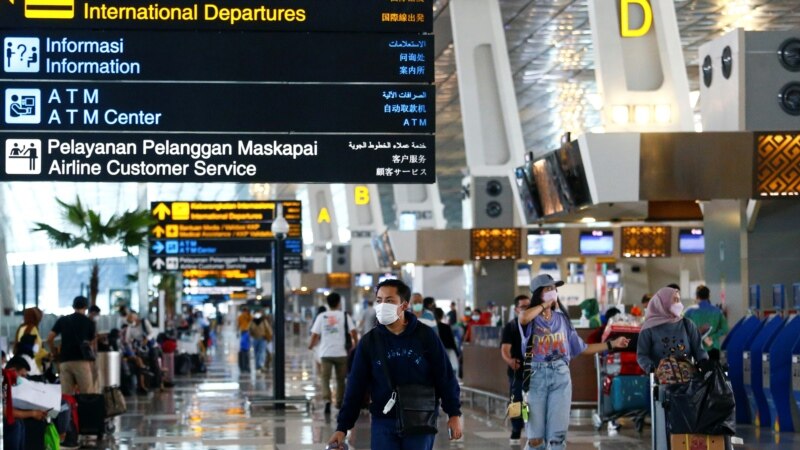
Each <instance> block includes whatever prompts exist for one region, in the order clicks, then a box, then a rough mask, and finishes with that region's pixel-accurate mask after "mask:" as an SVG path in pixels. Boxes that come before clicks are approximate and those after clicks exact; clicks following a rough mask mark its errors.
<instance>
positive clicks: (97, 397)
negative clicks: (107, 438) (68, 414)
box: [75, 394, 106, 439]
mask: <svg viewBox="0 0 800 450" xmlns="http://www.w3.org/2000/svg"><path fill="white" fill-rule="evenodd" d="M75 401H76V402H78V423H79V428H80V434H88V435H95V436H97V438H98V439H100V438H102V437H103V433H105V431H106V402H105V398H104V397H103V394H77V395H75Z"/></svg>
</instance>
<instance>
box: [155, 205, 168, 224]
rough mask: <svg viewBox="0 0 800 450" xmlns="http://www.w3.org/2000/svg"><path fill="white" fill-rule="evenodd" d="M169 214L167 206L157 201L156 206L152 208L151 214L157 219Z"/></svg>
mask: <svg viewBox="0 0 800 450" xmlns="http://www.w3.org/2000/svg"><path fill="white" fill-rule="evenodd" d="M170 214H172V213H170V209H169V206H167V205H165V204H163V203H159V204H158V206H156V208H155V209H154V210H153V215H154V216H158V220H164V219H165V218H166V217H167V216H169V215H170Z"/></svg>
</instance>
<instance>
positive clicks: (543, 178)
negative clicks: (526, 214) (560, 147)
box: [533, 154, 567, 216]
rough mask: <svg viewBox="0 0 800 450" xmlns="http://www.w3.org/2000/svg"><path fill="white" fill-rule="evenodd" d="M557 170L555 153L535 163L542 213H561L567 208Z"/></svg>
mask: <svg viewBox="0 0 800 450" xmlns="http://www.w3.org/2000/svg"><path fill="white" fill-rule="evenodd" d="M557 170H558V161H557V159H556V157H555V155H553V154H550V155H548V157H546V158H544V159H540V160H538V161H535V162H534V163H533V179H534V180H535V181H536V189H537V191H538V192H539V199H540V201H541V206H542V214H543V215H545V216H551V215H554V214H559V213H562V212H565V211H566V210H567V207H566V206H565V203H564V198H563V197H562V195H561V192H562V189H560V188H559V183H560V180H559V177H558V174H557V172H556V171H557Z"/></svg>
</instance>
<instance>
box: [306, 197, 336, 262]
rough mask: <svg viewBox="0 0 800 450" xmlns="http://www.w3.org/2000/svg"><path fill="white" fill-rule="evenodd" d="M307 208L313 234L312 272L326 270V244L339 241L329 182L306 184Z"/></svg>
mask: <svg viewBox="0 0 800 450" xmlns="http://www.w3.org/2000/svg"><path fill="white" fill-rule="evenodd" d="M307 189H308V208H309V209H308V210H309V211H310V212H311V214H310V215H311V231H312V234H313V235H314V253H313V258H314V260H313V269H312V272H313V273H325V272H326V271H327V267H326V266H327V255H326V245H327V244H331V245H333V244H338V243H339V224H338V222H337V220H336V211H335V210H334V208H333V195H332V194H331V186H330V185H329V184H309V185H308V188H307Z"/></svg>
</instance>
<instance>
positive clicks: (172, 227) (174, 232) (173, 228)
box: [167, 224, 180, 238]
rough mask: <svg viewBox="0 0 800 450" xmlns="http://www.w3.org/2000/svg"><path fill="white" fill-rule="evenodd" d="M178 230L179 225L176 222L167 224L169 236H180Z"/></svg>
mask: <svg viewBox="0 0 800 450" xmlns="http://www.w3.org/2000/svg"><path fill="white" fill-rule="evenodd" d="M178 230H179V227H178V225H176V224H169V225H167V237H168V238H176V237H178V236H180V232H179V231H178Z"/></svg>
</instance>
